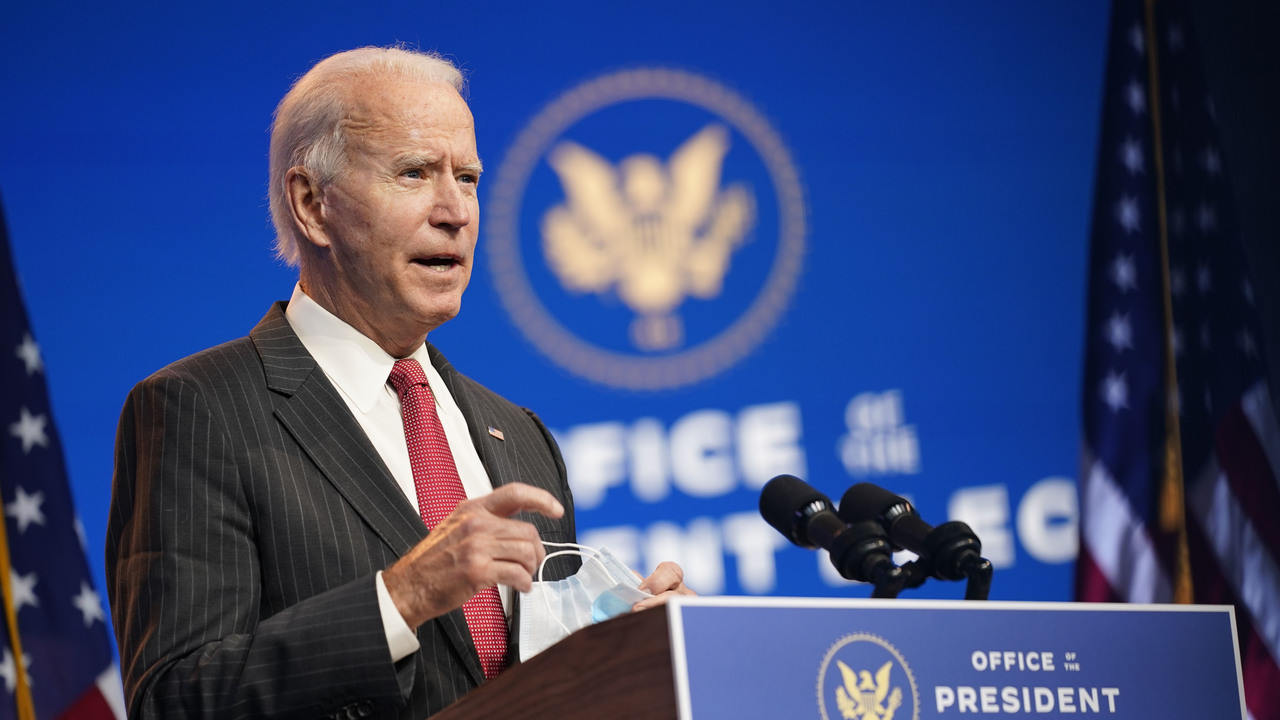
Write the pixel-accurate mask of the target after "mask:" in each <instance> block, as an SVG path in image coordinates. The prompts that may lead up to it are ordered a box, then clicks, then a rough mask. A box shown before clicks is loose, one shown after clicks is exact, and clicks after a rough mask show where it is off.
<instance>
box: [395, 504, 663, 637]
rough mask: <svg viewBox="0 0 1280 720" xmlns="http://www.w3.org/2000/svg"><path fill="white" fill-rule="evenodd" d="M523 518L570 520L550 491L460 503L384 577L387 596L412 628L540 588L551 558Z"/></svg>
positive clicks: (533, 529)
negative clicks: (488, 598) (480, 600)
mask: <svg viewBox="0 0 1280 720" xmlns="http://www.w3.org/2000/svg"><path fill="white" fill-rule="evenodd" d="M522 511H530V512H536V513H538V514H540V515H545V516H546V517H549V518H558V517H561V516H562V515H564V507H562V506H561V505H560V503H559V501H557V500H556V499H555V497H554V496H553V495H552V494H551V493H549V492H547V491H546V490H542V489H539V488H535V487H533V486H531V485H525V484H523V483H512V484H510V485H504V486H502V487H500V488H498V489H496V490H494V491H493V492H492V493H489V494H488V495H485V496H484V497H480V498H476V499H474V500H464V501H462V502H460V503H458V507H457V508H455V509H454V511H453V513H451V514H450V515H449V517H447V518H445V519H444V520H443V521H442V522H441V523H440V524H439V525H438V526H436V529H434V530H432V531H431V534H430V535H428V536H427V537H426V538H425V539H423V541H422V542H420V543H418V544H417V545H415V546H414V547H413V549H412V550H410V551H409V552H408V554H406V555H405V556H404V557H402V558H400V559H399V560H398V561H396V564H394V565H392V566H391V567H390V568H388V569H387V570H386V571H385V572H383V574H382V579H383V581H384V582H385V583H386V584H387V592H389V593H390V594H391V599H392V600H393V601H394V602H395V605H396V609H398V610H399V611H400V615H401V616H403V617H404V619H405V622H406V623H408V625H409V627H411V628H417V627H418V626H419V625H421V624H422V623H424V622H426V621H427V620H430V619H431V618H434V617H439V616H441V615H444V614H445V613H447V612H449V611H450V610H453V609H455V608H459V607H462V604H463V603H464V602H466V601H467V600H468V599H469V598H471V596H472V595H475V594H476V593H477V592H480V591H481V590H483V589H485V588H487V587H491V586H493V585H497V584H502V585H510V586H511V587H514V588H516V589H517V590H520V591H522V592H528V591H529V590H530V589H531V588H532V587H533V574H534V573H535V572H537V570H538V565H539V563H541V562H542V558H543V557H544V556H545V555H546V551H545V550H543V548H542V540H541V539H540V538H539V537H538V531H537V529H536V528H534V526H533V525H532V524H530V523H527V522H522V521H520V520H512V519H511V516H512V515H515V514H516V513H518V512H522ZM664 564H665V563H664ZM659 569H661V568H659ZM677 570H679V568H677ZM656 574H657V573H655V575H656Z"/></svg>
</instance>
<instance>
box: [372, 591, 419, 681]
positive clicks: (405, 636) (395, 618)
mask: <svg viewBox="0 0 1280 720" xmlns="http://www.w3.org/2000/svg"><path fill="white" fill-rule="evenodd" d="M377 585H378V609H379V610H381V611H382V629H383V630H384V631H386V633H387V647H389V648H391V662H393V663H395V662H400V661H401V660H403V659H405V658H407V657H409V656H410V655H412V654H414V653H416V652H418V648H419V647H421V645H420V644H419V643H418V634H417V633H415V632H414V631H413V628H411V627H409V623H407V622H405V621H404V616H402V615H401V614H400V611H399V610H397V609H396V603H395V601H394V600H392V599H391V591H389V590H387V583H386V581H385V580H383V579H382V571H381V570H379V571H378V576H377Z"/></svg>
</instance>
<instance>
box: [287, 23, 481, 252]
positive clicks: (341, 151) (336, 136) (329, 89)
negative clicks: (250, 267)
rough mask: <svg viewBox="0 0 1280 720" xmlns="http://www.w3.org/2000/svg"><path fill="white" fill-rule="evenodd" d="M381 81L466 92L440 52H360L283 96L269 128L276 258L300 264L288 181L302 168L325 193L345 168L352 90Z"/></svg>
mask: <svg viewBox="0 0 1280 720" xmlns="http://www.w3.org/2000/svg"><path fill="white" fill-rule="evenodd" d="M378 77H399V78H404V79H407V80H416V81H419V82H444V83H448V84H449V85H452V86H453V88H454V89H455V90H457V91H458V92H459V93H463V92H465V90H466V80H465V79H464V78H463V76H462V72H461V71H459V70H458V68H457V67H456V66H455V65H454V64H453V63H452V62H450V61H448V60H446V59H445V58H443V57H441V56H440V55H438V54H436V53H429V52H421V51H417V50H409V49H406V48H404V47H400V46H394V47H362V48H356V49H355V50H348V51H346V52H341V53H338V54H336V55H330V56H329V57H327V58H325V59H324V60H321V61H320V62H318V63H316V64H315V66H313V67H312V68H311V69H310V70H308V71H307V72H306V74H304V75H303V76H302V77H300V78H298V80H297V82H295V83H294V84H293V87H292V88H290V89H289V92H288V93H287V94H285V96H284V98H283V99H282V100H281V101H280V104H279V105H277V106H276V112H275V117H274V120H273V122H272V123H271V150H270V166H269V169H268V179H267V187H268V191H267V196H268V198H269V201H270V204H271V222H272V223H273V224H274V225H275V228H276V256H277V257H279V258H280V259H281V260H283V261H284V262H285V263H287V264H289V265H292V266H294V267H297V266H298V264H299V261H300V260H299V255H298V242H299V241H300V238H299V236H298V230H297V227H296V226H295V225H294V222H293V214H292V212H291V211H290V209H289V204H288V199H287V198H286V196H285V176H286V175H287V174H288V172H289V169H290V168H293V167H298V166H301V167H304V168H306V169H307V171H308V172H309V173H310V174H311V177H312V179H313V180H314V181H315V182H316V183H317V184H318V185H319V186H320V188H322V189H323V188H324V187H325V186H327V185H328V184H329V183H331V182H333V181H334V180H336V179H337V178H339V177H340V176H341V175H342V173H343V172H344V171H345V170H346V167H347V142H348V137H347V127H346V126H347V123H345V122H344V120H346V119H347V118H348V117H350V115H351V100H350V95H351V91H352V90H353V89H354V88H356V87H357V86H358V85H359V84H360V83H361V82H367V81H369V80H370V79H373V78H378Z"/></svg>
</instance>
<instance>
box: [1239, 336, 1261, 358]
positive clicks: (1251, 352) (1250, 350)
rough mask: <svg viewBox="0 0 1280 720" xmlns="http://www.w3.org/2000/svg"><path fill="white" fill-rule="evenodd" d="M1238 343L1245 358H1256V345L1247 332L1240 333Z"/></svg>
mask: <svg viewBox="0 0 1280 720" xmlns="http://www.w3.org/2000/svg"><path fill="white" fill-rule="evenodd" d="M1238 342H1239V344H1240V350H1241V352H1243V353H1244V354H1245V357H1249V358H1256V357H1258V343H1257V341H1256V340H1254V339H1253V335H1252V334H1250V332H1249V331H1248V330H1241V331H1240V337H1239V338H1238Z"/></svg>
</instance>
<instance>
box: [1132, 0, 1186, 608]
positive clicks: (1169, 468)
mask: <svg viewBox="0 0 1280 720" xmlns="http://www.w3.org/2000/svg"><path fill="white" fill-rule="evenodd" d="M1144 5H1145V11H1146V41H1147V95H1148V97H1149V98H1150V105H1151V126H1152V128H1151V129H1152V145H1153V146H1154V149H1155V152H1154V153H1153V154H1154V155H1155V166H1156V173H1155V175H1156V206H1157V211H1156V220H1157V222H1158V224H1159V228H1160V275H1161V281H1162V283H1163V288H1162V292H1161V296H1162V297H1161V299H1162V300H1163V302H1164V391H1165V403H1164V416H1165V418H1164V429H1165V436H1164V473H1163V474H1162V475H1163V476H1162V482H1161V483H1160V529H1161V530H1162V531H1163V532H1167V533H1173V534H1174V543H1175V545H1174V558H1173V564H1174V567H1173V576H1172V578H1170V580H1171V583H1170V584H1171V585H1172V589H1173V601H1174V602H1176V603H1190V602H1193V600H1194V598H1193V595H1192V588H1191V556H1190V553H1189V551H1188V549H1187V516H1186V503H1185V501H1184V496H1185V494H1186V491H1185V483H1184V478H1183V476H1182V430H1181V421H1180V418H1179V413H1180V411H1179V408H1178V403H1179V398H1178V366H1177V359H1176V357H1175V356H1174V347H1173V293H1172V290H1171V283H1170V278H1169V218H1168V206H1167V204H1166V198H1165V176H1164V139H1163V137H1162V134H1161V122H1160V73H1159V63H1158V58H1157V54H1158V52H1159V45H1158V44H1157V38H1156V11H1155V6H1156V0H1146V1H1145V3H1144Z"/></svg>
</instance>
